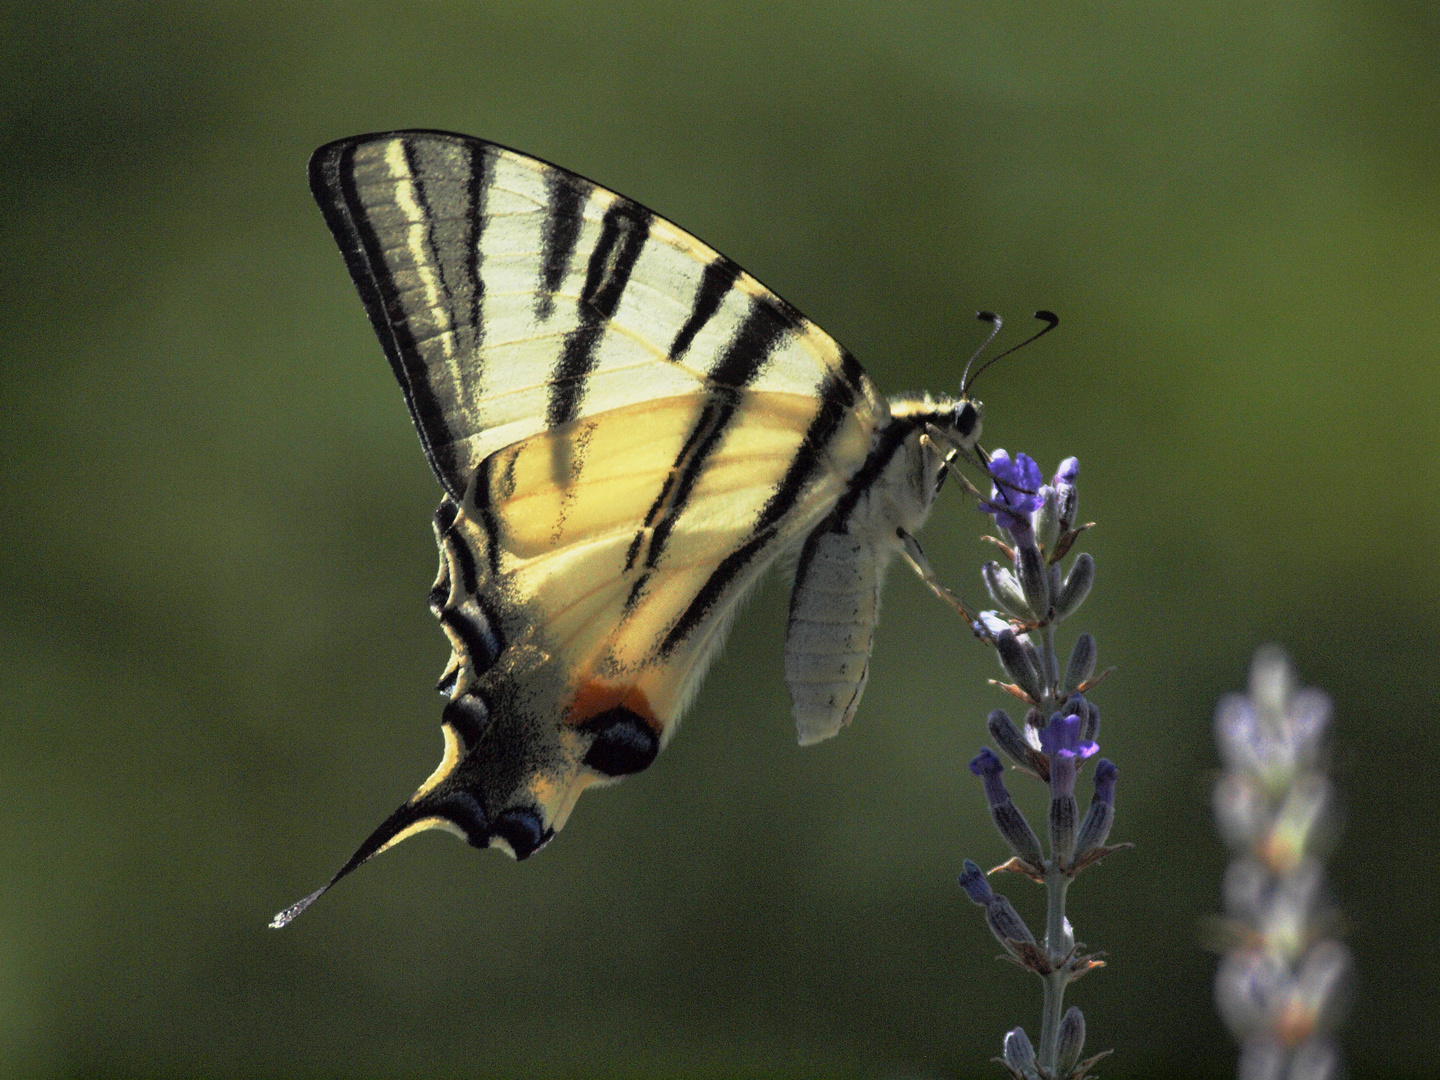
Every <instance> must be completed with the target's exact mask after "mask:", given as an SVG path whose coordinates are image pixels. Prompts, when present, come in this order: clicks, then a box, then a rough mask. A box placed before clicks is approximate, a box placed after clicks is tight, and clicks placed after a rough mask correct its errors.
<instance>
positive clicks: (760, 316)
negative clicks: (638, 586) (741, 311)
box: [645, 299, 794, 568]
mask: <svg viewBox="0 0 1440 1080" xmlns="http://www.w3.org/2000/svg"><path fill="white" fill-rule="evenodd" d="M793 329H794V324H793V323H792V322H791V321H790V320H789V319H788V318H786V317H785V316H784V314H783V313H782V312H778V311H776V310H775V308H774V307H772V306H771V305H770V304H768V303H766V302H765V301H764V300H763V299H762V300H756V301H755V302H754V303H752V304H751V305H750V312H749V314H748V315H747V316H746V317H745V321H744V322H742V323H741V324H740V327H739V329H737V330H736V331H735V336H734V337H733V338H732V339H731V340H730V344H729V345H728V346H727V347H726V349H725V355H724V356H722V357H721V358H720V362H719V363H718V364H716V365H715V370H714V371H713V372H711V375H710V381H711V383H712V384H713V387H712V389H711V391H710V394H709V396H708V399H707V400H706V402H705V407H704V408H703V409H701V410H700V417H699V419H698V420H697V421H696V422H695V426H694V428H692V429H691V433H690V436H689V438H687V439H686V440H685V446H684V447H683V448H682V449H681V451H680V454H679V456H678V457H677V458H676V459H675V465H674V467H673V469H672V474H673V475H674V476H675V478H676V479H675V485H674V491H673V493H672V494H671V496H670V499H669V505H668V506H666V508H665V510H664V512H663V514H662V515H661V517H660V519H659V520H658V521H657V522H656V523H655V531H654V533H653V534H652V536H651V538H650V550H649V552H648V553H647V554H646V556H645V565H646V566H647V567H649V568H653V567H654V566H655V565H656V564H657V563H658V562H659V561H660V556H661V555H662V554H663V553H664V551H665V544H666V542H667V541H668V540H669V538H670V533H671V532H672V531H673V530H674V528H675V523H676V521H678V520H679V518H680V515H681V514H683V513H684V512H685V507H686V505H687V504H688V503H689V501H690V496H691V494H692V493H693V492H694V490H695V483H696V481H698V480H699V479H700V474H701V473H702V472H704V470H705V465H706V463H707V462H708V461H709V459H710V455H711V454H713V453H714V452H715V450H716V448H717V447H719V445H720V441H721V439H722V438H724V435H725V430H726V429H727V428H728V427H729V426H730V422H731V421H732V420H733V419H734V418H735V414H736V412H737V411H738V410H739V408H740V391H741V390H743V389H744V388H745V387H747V386H749V385H750V384H751V383H752V382H754V381H755V379H756V378H757V377H758V376H759V374H760V372H761V371H762V370H763V369H764V367H765V364H766V363H767V362H768V361H769V359H770V356H771V354H772V353H774V351H775V347H776V346H777V345H778V344H779V343H780V341H781V339H782V338H784V337H785V336H786V335H787V334H788V333H790V331H791V330H793ZM667 483H668V480H667Z"/></svg>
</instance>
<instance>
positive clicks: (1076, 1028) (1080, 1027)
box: [1055, 1005, 1085, 1076]
mask: <svg viewBox="0 0 1440 1080" xmlns="http://www.w3.org/2000/svg"><path fill="white" fill-rule="evenodd" d="M1058 1042H1059V1045H1058V1046H1057V1047H1056V1052H1055V1072H1056V1075H1058V1076H1069V1075H1070V1073H1071V1072H1072V1071H1073V1070H1074V1068H1075V1066H1076V1064H1078V1063H1079V1061H1080V1051H1081V1050H1083V1049H1085V1017H1084V1015H1083V1014H1082V1013H1081V1012H1080V1010H1079V1009H1078V1008H1076V1007H1075V1006H1074V1005H1071V1006H1070V1008H1068V1009H1066V1010H1065V1015H1064V1016H1062V1017H1061V1018H1060V1034H1059V1040H1058Z"/></svg>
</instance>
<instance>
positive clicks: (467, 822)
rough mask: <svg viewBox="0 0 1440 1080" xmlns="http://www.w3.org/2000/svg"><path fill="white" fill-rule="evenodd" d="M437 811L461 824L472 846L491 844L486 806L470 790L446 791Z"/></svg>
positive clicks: (446, 818) (458, 824)
mask: <svg viewBox="0 0 1440 1080" xmlns="http://www.w3.org/2000/svg"><path fill="white" fill-rule="evenodd" d="M435 813H437V814H438V815H439V816H441V817H443V818H444V819H445V820H446V821H449V822H452V823H454V824H455V825H457V826H459V828H460V831H461V832H463V833H464V834H465V840H466V842H467V843H469V844H470V845H471V846H472V847H477V848H485V847H489V846H490V822H489V820H488V819H487V818H486V817H485V808H484V807H483V806H481V805H480V800H479V799H477V798H475V796H474V795H471V794H470V793H469V792H468V791H459V790H456V791H449V792H446V793H445V795H444V797H442V798H441V799H440V800H439V801H438V802H437V803H436V804H435Z"/></svg>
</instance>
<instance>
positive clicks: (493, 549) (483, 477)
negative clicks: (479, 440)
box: [458, 454, 500, 592]
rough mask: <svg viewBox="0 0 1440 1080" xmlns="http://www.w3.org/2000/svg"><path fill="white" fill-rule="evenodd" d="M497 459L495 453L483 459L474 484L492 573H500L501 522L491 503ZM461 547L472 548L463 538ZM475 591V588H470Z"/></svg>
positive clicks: (472, 567) (466, 549) (476, 505)
mask: <svg viewBox="0 0 1440 1080" xmlns="http://www.w3.org/2000/svg"><path fill="white" fill-rule="evenodd" d="M494 461H495V455H493V454H492V455H490V456H489V457H487V458H486V459H485V460H484V461H482V462H481V463H480V465H479V467H478V468H477V469H476V470H475V482H474V484H473V485H472V491H473V492H474V497H473V501H474V504H475V510H476V512H477V513H478V514H479V515H480V527H481V528H482V529H484V530H485V556H486V562H487V563H488V565H489V567H490V573H492V574H498V573H500V522H499V520H498V519H497V518H496V517H495V508H494V507H493V506H492V505H491V504H490V472H491V465H492V464H493V463H494ZM460 539H461V542H460V544H459V545H458V547H459V548H461V549H464V550H465V551H466V553H467V554H468V553H469V551H470V549H469V547H468V546H467V545H466V544H465V543H464V540H463V538H460ZM470 565H471V572H472V573H473V572H474V560H473V558H472V560H471V564H470ZM470 591H471V592H474V591H475V590H474V589H471V590H470Z"/></svg>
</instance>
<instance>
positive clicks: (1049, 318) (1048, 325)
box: [960, 311, 1060, 397]
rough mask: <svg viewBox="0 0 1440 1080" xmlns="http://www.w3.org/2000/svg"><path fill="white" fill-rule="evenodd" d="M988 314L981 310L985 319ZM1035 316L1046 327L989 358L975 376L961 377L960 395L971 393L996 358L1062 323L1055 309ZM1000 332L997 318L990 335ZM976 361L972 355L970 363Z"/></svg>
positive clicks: (968, 365)
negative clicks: (976, 381) (977, 380)
mask: <svg viewBox="0 0 1440 1080" xmlns="http://www.w3.org/2000/svg"><path fill="white" fill-rule="evenodd" d="M988 314H989V312H986V311H982V312H980V317H981V318H982V319H983V318H984V317H985V316H986V315H988ZM1035 318H1037V319H1039V320H1040V321H1041V322H1043V323H1044V324H1045V326H1044V328H1043V329H1041V330H1037V331H1035V333H1033V334H1031V335H1030V336H1029V337H1027V338H1026V339H1025V340H1024V341H1022V342H1020V344H1019V345H1012V346H1010V348H1008V349H1006V350H1005V351H1004V352H1002V353H1001V354H1000V355H999V356H992V357H991V358H990V359H989V360H986V361H985V363H983V364H981V365H980V368H979V370H978V371H976V372H975V374H974V376H972V377H970V378H968V379H961V380H960V396H961V397H964V396H965V395H966V394H967V393H969V391H970V387H972V386H974V385H975V380H976V379H978V378H980V375H981V373H982V372H983V371H984V370H985V369H986V368H988V367H989V366H990V365H991V364H993V363H995V361H996V360H1004V359H1005V357H1007V356H1009V355H1010V354H1011V353H1013V352H1016V351H1017V350H1019V349H1023V348H1024V347H1025V346H1026V345H1029V344H1030V343H1031V342H1032V341H1038V340H1039V339H1040V338H1042V337H1044V336H1045V335H1046V334H1048V333H1049V332H1050V331H1051V330H1054V329H1055V327H1057V326H1059V325H1060V316H1059V315H1056V314H1055V313H1054V312H1053V311H1037V312H1035ZM999 332H1000V326H999V320H998V319H996V326H995V330H994V331H993V332H992V333H991V335H990V337H991V338H994V336H995V334H997V333H999ZM989 344H990V342H989V341H986V342H985V345H989ZM985 345H982V346H980V348H981V349H984V348H985ZM979 355H980V354H979V352H977V353H976V354H975V356H979ZM974 362H975V357H974V356H972V357H971V358H970V363H972V364H973V363H974ZM965 371H966V374H967V375H968V374H969V371H970V364H966V365H965Z"/></svg>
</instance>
